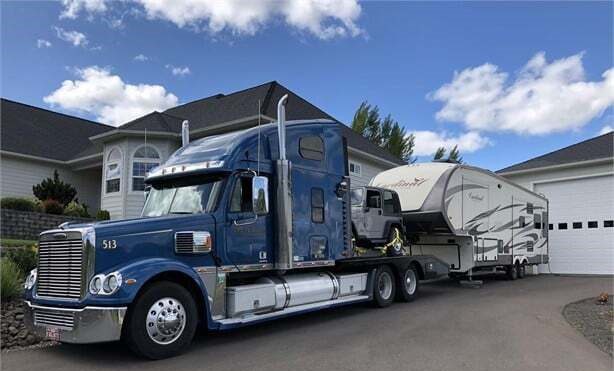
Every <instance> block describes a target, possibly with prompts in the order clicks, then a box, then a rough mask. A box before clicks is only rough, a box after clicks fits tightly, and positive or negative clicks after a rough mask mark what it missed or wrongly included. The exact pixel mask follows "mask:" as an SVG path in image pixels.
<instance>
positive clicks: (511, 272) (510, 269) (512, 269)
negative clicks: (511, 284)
mask: <svg viewBox="0 0 614 371" xmlns="http://www.w3.org/2000/svg"><path fill="white" fill-rule="evenodd" d="M517 267H518V264H512V265H508V266H507V279H508V280H510V281H514V280H515V279H516V278H518V268H517Z"/></svg>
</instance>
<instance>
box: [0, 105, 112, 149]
mask: <svg viewBox="0 0 614 371" xmlns="http://www.w3.org/2000/svg"><path fill="white" fill-rule="evenodd" d="M0 111H1V120H2V124H1V125H2V138H1V143H0V148H1V149H2V150H3V151H8V152H15V153H21V154H25V155H30V156H36V157H43V158H49V159H53V160H59V161H67V160H70V159H73V158H78V157H81V156H77V155H79V154H81V153H84V152H87V149H88V148H89V147H91V146H92V143H91V142H90V140H89V139H88V138H89V137H91V136H93V135H97V134H101V133H104V132H105V131H108V130H113V127H111V126H107V125H103V124H99V123H97V122H94V121H89V120H84V119H80V118H78V117H74V116H68V115H64V114H61V113H57V112H53V111H49V110H46V109H43V108H38V107H33V106H30V105H27V104H23V103H19V102H14V101H11V100H8V99H4V98H2V100H1V105H0ZM90 154H91V153H90Z"/></svg>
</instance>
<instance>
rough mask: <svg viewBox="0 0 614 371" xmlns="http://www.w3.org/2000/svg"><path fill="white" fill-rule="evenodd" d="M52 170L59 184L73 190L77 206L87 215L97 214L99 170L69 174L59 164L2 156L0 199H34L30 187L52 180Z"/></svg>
mask: <svg viewBox="0 0 614 371" xmlns="http://www.w3.org/2000/svg"><path fill="white" fill-rule="evenodd" d="M54 170H57V171H58V174H59V175H60V179H61V180H62V181H64V182H66V183H69V184H71V185H72V186H74V187H75V189H76V190H77V198H78V199H79V202H81V203H84V204H86V205H87V206H88V209H89V211H90V213H95V212H96V211H98V209H99V206H100V187H99V179H100V170H99V169H90V170H81V171H73V170H71V169H70V168H68V167H66V166H64V165H61V164H54V163H49V162H44V161H36V160H30V159H24V158H19V157H13V156H2V166H0V178H1V183H0V185H1V187H2V191H1V193H2V197H34V194H33V193H32V186H33V185H35V184H38V183H40V182H41V181H43V180H44V179H46V178H52V177H53V172H54Z"/></svg>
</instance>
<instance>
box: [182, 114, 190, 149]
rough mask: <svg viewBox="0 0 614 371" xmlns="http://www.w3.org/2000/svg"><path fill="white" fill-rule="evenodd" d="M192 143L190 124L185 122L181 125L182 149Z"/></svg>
mask: <svg viewBox="0 0 614 371" xmlns="http://www.w3.org/2000/svg"><path fill="white" fill-rule="evenodd" d="M189 143H190V122H189V121H188V120H183V122H182V123H181V147H185V146H187V145H188V144H189Z"/></svg>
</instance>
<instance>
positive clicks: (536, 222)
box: [533, 214, 542, 229]
mask: <svg viewBox="0 0 614 371" xmlns="http://www.w3.org/2000/svg"><path fill="white" fill-rule="evenodd" d="M533 226H534V228H535V229H542V216H541V215H539V214H535V216H534V217H533Z"/></svg>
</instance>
